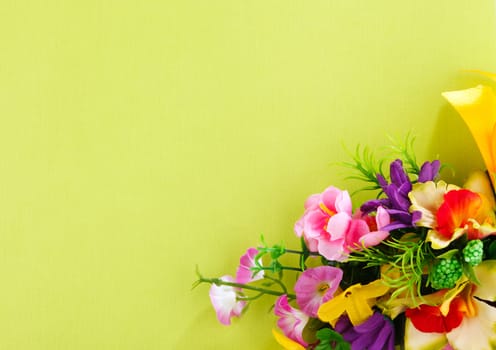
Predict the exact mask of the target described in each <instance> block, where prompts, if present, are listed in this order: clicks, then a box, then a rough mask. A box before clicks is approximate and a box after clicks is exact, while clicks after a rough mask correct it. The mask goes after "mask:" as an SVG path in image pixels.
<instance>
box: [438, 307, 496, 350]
mask: <svg viewBox="0 0 496 350" xmlns="http://www.w3.org/2000/svg"><path fill="white" fill-rule="evenodd" d="M473 303H474V304H475V306H476V308H477V315H476V316H475V317H465V318H464V319H463V321H462V323H461V324H460V326H458V327H456V328H454V329H453V330H452V331H451V332H449V333H448V334H446V337H447V338H448V341H449V343H450V344H451V346H452V347H453V349H455V350H470V349H474V350H491V349H495V348H496V332H495V331H494V330H495V329H496V308H494V307H491V306H489V305H487V304H486V303H483V302H481V301H479V300H477V299H473Z"/></svg>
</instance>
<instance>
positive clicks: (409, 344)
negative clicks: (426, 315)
mask: <svg viewBox="0 0 496 350" xmlns="http://www.w3.org/2000/svg"><path fill="white" fill-rule="evenodd" d="M446 343H447V340H446V336H445V335H444V333H424V332H421V331H419V330H418V329H417V328H415V326H414V325H413V324H412V322H411V321H410V319H409V318H407V319H406V323H405V350H441V349H443V348H444V346H445V345H446Z"/></svg>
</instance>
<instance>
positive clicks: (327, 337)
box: [315, 328, 351, 350]
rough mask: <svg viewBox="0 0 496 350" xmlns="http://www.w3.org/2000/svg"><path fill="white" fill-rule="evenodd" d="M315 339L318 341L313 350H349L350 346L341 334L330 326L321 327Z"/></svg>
mask: <svg viewBox="0 0 496 350" xmlns="http://www.w3.org/2000/svg"><path fill="white" fill-rule="evenodd" d="M317 339H319V340H320V343H319V344H318V345H317V346H316V347H315V350H350V349H351V346H350V343H348V342H347V341H346V340H344V339H343V336H342V335H341V334H339V333H338V332H335V331H333V330H332V329H330V328H322V329H321V330H319V331H318V332H317Z"/></svg>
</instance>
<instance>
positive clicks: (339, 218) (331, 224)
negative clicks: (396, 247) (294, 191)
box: [295, 187, 390, 261]
mask: <svg viewBox="0 0 496 350" xmlns="http://www.w3.org/2000/svg"><path fill="white" fill-rule="evenodd" d="M389 222H390V219H389V214H388V213H387V212H386V210H385V209H384V208H382V207H379V208H378V209H377V214H376V216H375V222H374V221H371V220H370V217H365V219H364V218H362V217H361V213H357V215H355V216H352V212H351V199H350V196H349V194H348V192H347V191H341V190H339V189H337V188H335V187H329V188H327V189H326V190H325V191H324V192H323V193H322V194H320V195H319V194H317V195H312V196H310V197H309V198H308V200H307V201H306V203H305V213H304V214H303V216H302V218H301V219H300V220H298V222H297V223H296V224H295V231H296V234H297V235H298V236H300V237H301V236H303V237H304V239H305V242H306V244H307V247H308V249H309V250H310V251H312V252H319V254H321V255H322V256H324V257H325V258H326V259H328V260H335V261H344V260H346V259H347V257H348V255H349V253H350V251H351V250H356V249H360V247H362V246H365V247H368V246H373V245H376V244H378V243H380V242H381V241H382V240H383V239H385V238H386V237H387V236H388V235H389V232H388V231H385V230H382V228H383V227H384V226H386V225H388V224H389Z"/></svg>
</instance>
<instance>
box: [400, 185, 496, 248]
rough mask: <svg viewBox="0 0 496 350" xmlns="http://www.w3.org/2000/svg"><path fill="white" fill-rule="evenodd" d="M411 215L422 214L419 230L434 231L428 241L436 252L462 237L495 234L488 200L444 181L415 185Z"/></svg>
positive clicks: (470, 237) (469, 237) (411, 195)
mask: <svg viewBox="0 0 496 350" xmlns="http://www.w3.org/2000/svg"><path fill="white" fill-rule="evenodd" d="M409 197H410V199H411V201H412V206H411V208H410V210H411V211H417V212H419V213H420V214H421V217H420V219H419V220H418V221H417V225H418V226H423V227H428V228H431V230H429V233H428V234H427V238H426V241H428V242H431V243H432V247H433V248H434V249H441V248H445V247H447V246H448V245H449V244H450V243H451V242H452V241H454V240H455V239H457V238H459V237H460V236H462V235H463V234H467V235H468V239H480V238H483V237H485V236H487V235H490V234H492V233H495V231H496V228H495V227H494V223H495V218H494V212H493V211H492V209H491V205H490V204H489V202H488V200H487V199H486V198H485V197H484V196H482V195H480V194H478V193H475V192H472V191H470V190H467V189H460V188H459V187H457V186H454V185H448V184H446V183H445V182H444V181H439V182H437V183H434V182H432V181H428V182H426V183H423V184H416V185H415V186H414V188H413V190H412V191H411V192H410V194H409Z"/></svg>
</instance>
